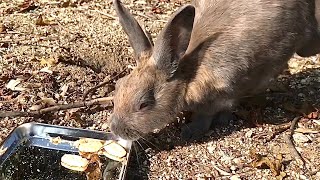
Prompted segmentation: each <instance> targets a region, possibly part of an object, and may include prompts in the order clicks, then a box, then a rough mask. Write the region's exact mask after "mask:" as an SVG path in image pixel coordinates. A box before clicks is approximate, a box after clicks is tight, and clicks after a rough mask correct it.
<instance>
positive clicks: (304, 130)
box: [294, 128, 319, 134]
mask: <svg viewBox="0 0 320 180" xmlns="http://www.w3.org/2000/svg"><path fill="white" fill-rule="evenodd" d="M294 131H295V132H299V133H303V134H317V133H319V131H316V130H312V129H307V128H297V129H295V130H294Z"/></svg>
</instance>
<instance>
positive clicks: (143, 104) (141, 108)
mask: <svg viewBox="0 0 320 180" xmlns="http://www.w3.org/2000/svg"><path fill="white" fill-rule="evenodd" d="M148 106H149V104H148V103H146V102H143V103H141V104H140V107H139V110H143V109H145V108H147V107H148Z"/></svg>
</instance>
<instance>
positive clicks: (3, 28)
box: [0, 23, 6, 33]
mask: <svg viewBox="0 0 320 180" xmlns="http://www.w3.org/2000/svg"><path fill="white" fill-rule="evenodd" d="M5 31H6V26H5V25H4V24H2V23H0V33H3V32H5Z"/></svg>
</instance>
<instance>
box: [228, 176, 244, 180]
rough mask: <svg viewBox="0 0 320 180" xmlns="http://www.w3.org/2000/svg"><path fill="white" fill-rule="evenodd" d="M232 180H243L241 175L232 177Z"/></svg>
mask: <svg viewBox="0 0 320 180" xmlns="http://www.w3.org/2000/svg"><path fill="white" fill-rule="evenodd" d="M230 180H241V177H240V176H239V175H233V176H231V177H230Z"/></svg>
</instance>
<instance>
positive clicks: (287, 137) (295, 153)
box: [284, 117, 305, 165]
mask: <svg viewBox="0 0 320 180" xmlns="http://www.w3.org/2000/svg"><path fill="white" fill-rule="evenodd" d="M300 119H301V117H296V118H294V119H293V120H292V122H291V126H290V133H289V134H288V135H285V136H284V139H285V141H286V143H287V145H288V148H289V150H290V153H291V156H292V158H293V159H295V160H296V161H297V163H298V164H299V165H304V163H305V162H304V160H303V159H302V157H301V155H300V154H299V152H298V151H297V149H296V148H295V146H294V144H293V142H292V140H291V138H292V135H293V133H294V128H295V126H296V124H297V123H298V121H299V120H300Z"/></svg>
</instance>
